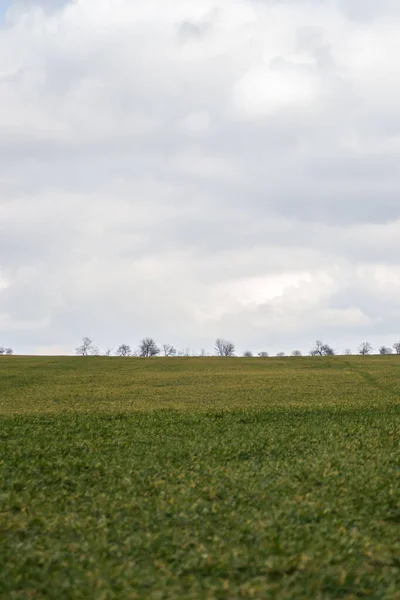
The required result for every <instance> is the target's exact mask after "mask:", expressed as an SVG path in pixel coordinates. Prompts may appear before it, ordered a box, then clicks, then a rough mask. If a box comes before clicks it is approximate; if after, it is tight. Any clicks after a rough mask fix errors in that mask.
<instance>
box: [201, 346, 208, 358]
mask: <svg viewBox="0 0 400 600" xmlns="http://www.w3.org/2000/svg"><path fill="white" fill-rule="evenodd" d="M200 356H207V353H206V350H205V348H202V349H201V350H200Z"/></svg>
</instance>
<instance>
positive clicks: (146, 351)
mask: <svg viewBox="0 0 400 600" xmlns="http://www.w3.org/2000/svg"><path fill="white" fill-rule="evenodd" d="M213 350H214V351H213V353H212V354H211V355H210V354H207V352H206V351H205V350H204V349H202V350H201V352H200V354H197V356H212V355H213V356H225V357H233V356H236V352H235V344H234V343H233V342H231V341H229V340H225V339H223V338H217V339H216V340H215V343H214V349H213ZM373 350H374V348H373V347H372V344H370V342H362V343H361V344H360V346H359V347H358V350H357V352H356V353H355V354H359V355H361V356H366V355H368V354H373ZM393 351H394V352H395V354H398V355H400V342H396V343H394V344H393V347H392V348H390V347H388V346H380V347H379V349H378V352H379V354H392V353H393ZM76 354H77V355H79V356H100V355H101V354H103V356H113V355H114V356H122V357H132V356H138V357H142V358H151V357H154V356H167V357H173V356H195V355H194V354H193V353H192V352H191V351H190V350H189V349H188V348H186V349H185V350H177V349H176V348H175V347H174V346H172V345H171V344H162V345H161V346H159V345H158V344H157V343H156V341H155V340H154V339H153V338H151V337H146V338H143V339H142V340H141V341H140V344H139V346H138V347H137V348H136V349H133V348H132V347H131V346H130V345H129V344H120V345H119V346H118V347H117V348H116V349H115V350H113V349H112V348H108V349H107V350H106V351H105V352H103V353H101V352H100V350H99V348H98V347H97V346H95V344H94V343H93V341H92V340H91V339H90V338H89V337H84V338H83V340H82V344H80V345H79V346H78V347H77V348H76ZM340 354H342V355H345V356H349V355H352V354H353V352H352V351H351V350H350V349H348V348H347V349H346V350H344V351H343V352H337V351H336V350H334V348H332V346H330V345H329V344H327V343H325V342H322V341H321V340H317V341H316V342H315V345H314V346H313V348H312V349H311V350H310V352H309V355H310V356H335V355H340ZM243 356H244V357H245V358H253V357H255V356H257V357H259V358H267V357H269V353H268V352H266V351H261V352H258V353H257V354H254V353H253V352H252V351H251V350H246V351H245V352H244V353H243ZM276 356H277V357H284V356H287V355H286V353H285V352H278V353H277V354H276ZM289 356H294V357H296V356H303V354H302V352H301V351H300V350H293V351H292V352H291V353H290V355H289Z"/></svg>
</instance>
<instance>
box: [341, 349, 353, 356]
mask: <svg viewBox="0 0 400 600" xmlns="http://www.w3.org/2000/svg"><path fill="white" fill-rule="evenodd" d="M343 354H344V355H345V356H351V350H350V348H346V350H344V351H343Z"/></svg>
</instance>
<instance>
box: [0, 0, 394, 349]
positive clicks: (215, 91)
mask: <svg viewBox="0 0 400 600" xmlns="http://www.w3.org/2000/svg"><path fill="white" fill-rule="evenodd" d="M98 1H99V2H100V3H101V6H100V4H96V3H94V2H93V3H92V4H90V3H87V4H86V7H87V10H88V13H87V15H86V17H85V15H84V14H83V12H81V8H82V6H83V4H79V3H75V4H71V8H70V10H69V11H68V18H66V13H64V14H63V13H62V11H61V12H60V11H59V12H58V13H52V15H51V17H50V15H49V14H48V13H47V12H46V11H47V9H51V8H54V9H55V8H56V5H55V4H53V3H44V4H43V6H45V7H46V11H45V13H44V15H42V16H41V17H38V19H39V21H38V23H39V25H38V27H42V29H41V39H40V42H39V41H38V39H37V38H36V37H35V35H34V34H33V33H32V32H31V30H30V29H29V22H28V21H26V23H27V24H25V25H24V26H23V27H22V25H21V23H22V21H19V20H18V18H17V17H16V21H15V23H14V25H12V24H10V25H9V26H8V27H7V31H3V32H1V33H0V74H2V75H0V78H1V77H2V79H1V84H0V85H1V90H2V95H1V97H0V128H1V133H2V135H1V136H0V191H1V198H0V319H1V320H0V323H1V324H2V327H3V329H4V331H5V332H6V334H7V336H8V337H9V339H8V340H4V343H7V344H11V345H15V346H16V347H17V346H18V348H17V349H18V350H20V351H28V352H34V351H35V350H37V349H38V348H53V347H56V346H57V347H59V346H61V347H62V348H64V349H65V351H67V350H72V349H73V348H74V346H75V344H76V343H77V342H78V339H79V337H81V336H82V335H86V334H88V335H90V336H92V337H93V338H94V339H95V341H96V343H98V344H99V345H102V346H106V345H117V344H118V343H121V342H122V341H126V342H129V343H131V344H133V345H134V344H135V343H136V341H137V340H138V339H139V338H140V336H141V335H147V334H150V335H154V336H155V337H156V338H157V339H159V341H160V342H164V341H165V342H171V343H174V344H176V345H178V346H190V347H193V348H198V349H199V348H201V347H202V346H206V347H208V348H211V345H212V340H213V337H215V336H216V335H226V336H229V337H232V338H233V339H234V340H235V341H236V342H237V345H238V347H239V348H241V347H242V346H243V348H244V347H247V346H249V347H253V348H254V349H255V350H256V349H257V348H258V349H260V350H262V349H267V350H271V351H274V350H275V351H279V350H286V351H289V350H290V349H293V348H295V347H300V348H301V349H303V350H307V349H308V348H309V347H310V346H311V345H312V343H313V340H314V338H316V337H323V338H325V337H327V338H329V341H330V342H332V344H333V345H335V346H336V347H337V348H338V349H340V348H341V347H343V348H344V347H345V346H348V345H351V346H353V347H354V346H355V345H356V344H357V343H358V341H361V340H362V339H363V338H364V337H368V336H369V335H370V336H371V337H374V336H376V337H378V336H379V332H380V331H381V332H382V336H386V335H388V336H389V335H392V334H393V336H394V337H396V328H397V327H398V325H397V323H398V310H397V300H396V298H397V297H398V295H397V294H398V292H399V291H400V289H399V288H400V279H399V273H398V266H399V262H400V260H399V258H398V257H399V256H400V247H399V242H398V239H400V237H399V235H398V234H399V233H400V229H399V222H400V205H399V202H398V197H399V195H398V193H399V187H400V178H399V176H398V172H397V171H398V169H397V164H398V152H399V150H398V143H397V140H396V135H397V133H396V132H397V129H398V125H399V121H398V114H397V112H398V110H397V106H398V100H400V80H399V79H398V77H397V78H396V77H395V76H393V80H391V79H390V78H389V77H386V79H385V80H384V82H383V83H384V85H387V86H388V87H387V88H385V93H382V92H381V89H380V87H379V86H376V84H375V83H376V82H375V79H374V78H376V79H378V78H379V73H380V71H378V70H377V71H371V68H369V67H368V64H369V63H368V61H369V58H368V56H369V55H368V54H365V55H364V51H365V52H366V50H365V48H368V46H367V45H366V46H365V48H364V46H363V43H364V39H363V38H362V40H361V41H358V42H357V43H358V46H357V48H361V50H362V51H361V50H359V54H357V55H354V56H353V55H351V56H350V55H349V56H348V57H345V58H343V56H342V54H341V52H342V50H341V49H342V43H343V44H344V43H347V44H348V46H349V48H353V46H352V43H353V40H354V38H355V34H356V33H355V31H353V30H352V26H353V25H352V23H353V20H352V19H353V18H355V17H356V16H357V15H356V13H358V12H360V13H361V12H362V6H361V5H360V4H359V5H356V4H355V3H353V4H352V7H353V10H354V13H352V15H350V14H349V15H347V16H349V19H348V25H346V27H347V26H348V28H349V29H344V30H343V31H342V29H341V28H342V26H343V14H344V13H343V11H342V12H340V11H336V12H335V10H336V9H335V6H336V5H335V3H333V2H329V1H327V2H325V3H318V5H317V3H316V6H315V11H314V12H313V15H315V18H314V16H313V17H312V18H311V17H309V18H308V17H307V20H309V21H310V23H307V22H306V19H305V18H303V15H302V11H300V10H299V2H296V3H294V2H292V3H290V2H285V3H284V4H285V10H281V7H282V6H283V5H282V3H279V2H275V3H272V2H269V3H268V2H264V3H261V2H259V3H253V4H252V6H253V8H254V10H255V13H254V18H253V17H252V12H251V11H250V12H247V11H248V8H249V6H250V3H249V2H247V1H245V0H243V1H242V2H238V3H235V7H234V8H235V10H233V9H232V10H227V11H225V12H223V11H220V12H219V13H218V14H217V13H215V12H213V8H214V3H213V2H211V0H210V2H207V3H206V5H205V6H204V12H203V13H202V14H203V16H201V15H200V16H199V14H197V16H196V14H195V11H194V9H193V10H192V9H190V10H189V8H188V7H187V8H186V9H185V10H187V14H186V15H183V14H182V12H181V8H179V7H177V6H176V5H175V3H174V2H172V3H171V6H170V7H168V9H167V8H165V6H166V5H164V4H163V5H162V6H161V5H160V4H157V2H156V1H155V0H151V6H150V8H149V9H147V8H146V6H147V5H146V6H144V5H143V7H142V8H140V7H139V6H136V7H135V6H134V4H133V3H130V2H128V1H127V2H126V3H124V2H122V3H121V5H120V10H119V12H110V11H111V8H110V5H109V3H107V2H106V1H105V0H104V2H103V0H98ZM272 5H273V6H274V11H273V13H269V12H268V11H269V10H270V8H271V6H272ZM60 6H61V4H59V5H58V7H60ZM371 7H372V5H371ZM20 8H21V10H22V4H20ZM100 8H102V11H103V12H102V11H101V10H100ZM155 8H158V9H159V10H155ZM327 8H329V11H328V12H326V13H325V12H324V11H325V10H326V9H327ZM367 8H368V7H367ZM372 8H373V7H372ZM26 10H27V4H26V3H25V5H24V11H26ZM147 10H149V11H150V12H146V11H147ZM349 10H350V9H349ZM366 10H367V9H366ZM91 11H93V12H91ZM163 11H164V12H163ZM235 11H237V12H235ZM389 12H390V3H386V4H385V6H384V13H382V11H381V12H380V13H379V14H378V13H377V12H376V11H374V10H372V9H371V10H370V11H369V12H368V14H367V13H365V14H366V15H367V16H368V18H367V19H364V20H362V19H361V20H360V19H359V22H358V24H357V25H356V27H357V35H363V34H365V36H366V38H365V39H366V40H368V39H369V38H368V35H370V34H372V35H374V36H377V38H378V39H380V40H381V44H383V45H385V44H386V43H387V40H388V39H389V38H390V35H391V32H390V31H387V30H386V24H385V22H384V21H382V19H379V18H378V17H379V16H380V15H382V14H385V15H387V14H389ZM101 15H103V16H101ZM204 15H205V16H204ZM335 15H336V16H335ZM350 16H351V18H350ZM50 18H51V19H52V21H51V22H52V27H47V25H48V23H49V21H48V19H50ZM346 18H347V17H346ZM40 19H42V21H40ZM96 19H98V20H96ZM101 19H103V20H101ZM273 19H275V21H273ZM335 19H336V20H335ZM216 21H218V26H216V25H215V22H216ZM311 21H312V22H311ZM24 23H25V22H24ZM177 23H178V25H177ZM346 23H347V21H346ZM277 25H279V27H278V29H279V28H280V31H282V32H284V33H285V35H281V36H275V30H276V29H277ZM338 30H340V31H341V34H340V36H339V38H340V45H338V34H337V31H338ZM177 31H178V32H179V33H178V39H177ZM54 32H56V33H54ZM288 32H289V33H290V35H289V34H288ZM286 34H287V35H286ZM5 36H7V37H5ZM343 39H344V41H343ZM72 40H73V43H72ZM184 40H186V42H188V43H183V41H184ZM190 40H192V41H198V42H199V43H193V44H192V43H190ZM7 48H14V52H13V53H11V55H12V59H11V58H10V53H9V51H8V50H7V51H6V49H7ZM357 52H358V50H357ZM378 58H379V56H378ZM365 65H367V67H368V68H367V67H366V66H365ZM378 65H379V63H378ZM386 66H387V68H388V69H389V68H391V67H390V64H389V63H388V65H386ZM373 68H374V69H377V67H376V65H374V66H373ZM385 68H386V67H385ZM254 69H255V70H256V76H254V78H253V79H250V81H251V86H253V87H251V89H250V90H249V91H248V92H249V93H248V94H247V92H246V94H247V95H246V94H244V95H243V97H241V103H240V102H238V101H237V95H235V94H236V92H235V90H236V89H237V86H239V85H242V86H246V85H249V84H248V83H246V80H245V76H246V75H247V74H248V73H250V74H251V73H253V70H254ZM257 69H258V71H257ZM394 72H395V71H393V73H394ZM257 73H258V74H259V75H257ZM271 73H272V74H273V77H270V75H271ZM390 73H392V71H390ZM275 76H276V77H275ZM257 77H258V78H257ZM292 77H293V78H294V79H293V80H292V79H291V78H292ZM243 81H244V83H243ZM292 81H295V82H296V86H295V87H294V88H293V87H291V85H292V83H291V82H292ZM310 82H311V84H310ZM302 85H304V95H303V96H300V97H299V101H297V100H296V98H297V96H296V94H297V93H298V91H299V87H300V88H301V86H302ZM382 85H383V84H382ZM274 86H275V88H274V89H272V88H273V87H274ZM388 90H389V91H390V92H391V93H390V94H389V93H388ZM245 91H246V90H245ZM272 92H273V93H274V94H275V95H276V96H274V97H278V99H279V97H280V96H279V94H280V95H281V97H282V102H281V103H279V102H278V104H277V105H275V104H269V100H270V96H271V94H272ZM258 97H260V98H261V100H260V102H259V103H258V104H257V105H256V106H255V107H254V104H253V101H254V99H257V98H258ZM304 98H305V100H304ZM188 123H189V126H188ZM193 123H194V124H195V126H194V127H192V124H193ZM196 124H199V125H198V127H197V128H196ZM368 269H369V270H368ZM373 269H375V270H373ZM385 278H386V279H387V280H388V281H389V282H391V283H385V281H386V279H385ZM371 279H372V284H371V283H370V280H371ZM290 282H291V283H290ZM299 282H300V283H299ZM379 282H381V283H379ZM382 282H383V283H382ZM378 283H379V285H378ZM399 333H400V332H399V331H397V337H400V335H399ZM351 340H354V341H353V342H351ZM371 341H373V340H371ZM389 341H390V340H389ZM1 342H2V343H3V340H1ZM382 343H388V340H386V338H385V339H384V340H382Z"/></svg>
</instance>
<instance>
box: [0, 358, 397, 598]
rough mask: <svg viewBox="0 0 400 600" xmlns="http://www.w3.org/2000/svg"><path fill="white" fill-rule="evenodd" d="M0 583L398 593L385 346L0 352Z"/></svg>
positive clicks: (14, 591) (132, 592)
mask: <svg viewBox="0 0 400 600" xmlns="http://www.w3.org/2000/svg"><path fill="white" fill-rule="evenodd" d="M0 417H1V429H0V598H2V599H3V598H4V599H7V600H8V599H10V600H11V599H17V598H18V599H25V598H37V599H41V598H46V599H54V600H55V599H57V600H58V599H64V598H65V599H85V600H87V599H91V598H93V599H96V600H108V599H114V598H115V599H122V600H125V599H135V598H146V599H147V598H150V599H157V600H160V599H166V598H168V599H170V598H171V599H172V598H174V599H175V598H177V599H180V598H183V599H194V598H199V599H200V598H201V599H203V598H209V599H212V598H215V599H227V600H228V599H236V598H257V599H261V598H263V599H264V598H279V599H289V598H290V599H296V600H297V599H314V598H315V599H325V598H326V599H328V598H347V599H350V598H374V599H378V598H379V599H381V598H382V599H387V600H394V599H400V357H397V356H383V357H334V358H322V359H321V358H286V359H218V358H212V359H210V358H174V359H119V358H51V359H50V358H49V359H47V358H22V357H10V358H8V357H0Z"/></svg>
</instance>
